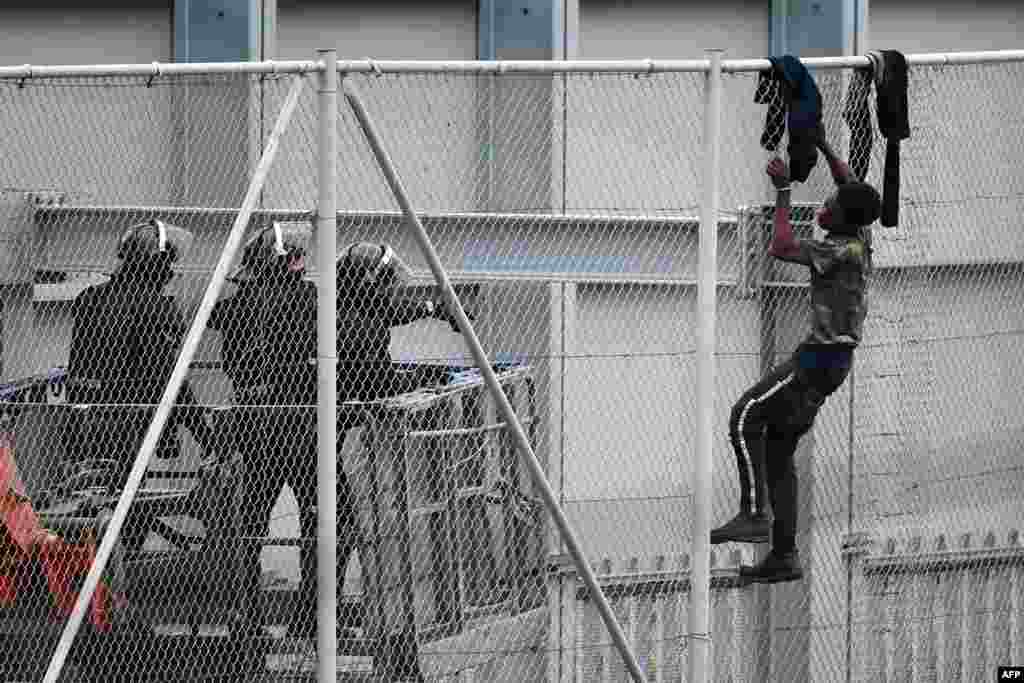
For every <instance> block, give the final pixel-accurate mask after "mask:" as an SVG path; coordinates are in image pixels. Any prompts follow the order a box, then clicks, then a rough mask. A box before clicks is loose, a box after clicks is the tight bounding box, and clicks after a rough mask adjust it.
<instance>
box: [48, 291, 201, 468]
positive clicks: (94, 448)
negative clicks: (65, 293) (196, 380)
mask: <svg viewBox="0 0 1024 683" xmlns="http://www.w3.org/2000/svg"><path fill="white" fill-rule="evenodd" d="M161 288H162V283H159V282H151V281H148V280H146V279H136V278H133V277H131V276H129V275H125V274H117V275H114V276H113V277H112V278H111V279H110V281H108V282H105V283H103V284H100V285H95V286H93V287H89V288H88V289H86V290H85V291H84V292H82V293H81V294H79V295H78V297H77V298H76V299H75V303H74V326H73V329H72V333H71V348H70V359H69V363H68V389H67V396H68V402H69V403H76V404H117V405H118V406H122V405H123V406H125V407H123V408H122V407H101V408H98V409H97V410H96V411H92V412H91V413H90V415H89V416H86V417H85V419H84V420H83V421H82V424H80V425H78V428H77V431H78V435H77V437H78V438H77V439H76V441H77V443H75V444H74V446H73V450H74V451H76V452H75V453H74V456H77V457H78V458H85V457H104V458H111V459H114V460H117V461H118V462H119V463H120V465H121V467H120V471H119V472H118V478H117V480H116V484H118V485H120V484H123V482H124V480H125V479H126V478H127V476H128V473H129V472H130V470H131V466H132V464H133V462H134V460H135V456H136V455H137V453H138V449H139V447H140V445H141V443H142V439H143V438H144V437H145V433H146V430H147V428H148V427H149V423H150V421H151V419H152V416H153V411H154V408H155V406H156V404H157V403H159V401H160V398H161V396H162V395H163V392H164V389H165V388H166V385H167V381H168V379H169V378H170V375H171V372H172V370H173V369H174V364H175V362H176V360H177V356H178V352H179V346H180V344H181V342H182V339H183V337H184V334H185V331H186V327H185V322H184V319H183V317H182V314H181V311H180V310H179V309H178V306H177V305H176V304H175V302H174V300H173V298H171V297H170V296H167V295H164V294H162V293H161ZM179 424H184V425H185V426H186V427H188V428H189V430H190V431H191V432H192V433H193V435H195V436H196V437H197V439H199V440H200V442H202V443H205V442H206V434H207V426H206V423H205V422H204V420H203V413H202V411H201V410H200V409H199V408H198V407H197V405H196V399H195V396H194V395H193V393H192V389H191V387H190V386H189V384H188V382H187V381H186V382H185V383H184V384H183V385H182V387H181V391H180V392H179V394H178V401H177V408H176V409H175V411H174V412H173V413H172V415H171V419H170V421H169V422H168V424H167V426H166V428H165V430H164V434H163V437H162V440H161V442H160V444H159V446H158V451H157V455H158V456H159V457H176V456H177V455H179V454H180V444H179V441H178V434H177V426H178V425H179Z"/></svg>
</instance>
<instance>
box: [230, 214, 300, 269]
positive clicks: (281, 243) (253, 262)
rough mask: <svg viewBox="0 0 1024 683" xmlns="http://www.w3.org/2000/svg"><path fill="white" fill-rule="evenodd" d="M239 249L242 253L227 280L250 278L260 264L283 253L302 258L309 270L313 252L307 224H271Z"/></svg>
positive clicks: (265, 264) (277, 257) (283, 254)
mask: <svg viewBox="0 0 1024 683" xmlns="http://www.w3.org/2000/svg"><path fill="white" fill-rule="evenodd" d="M241 251H242V256H241V258H240V259H239V263H238V265H237V266H236V267H235V268H234V270H233V271H232V272H231V274H230V275H229V276H228V277H229V279H232V280H247V279H251V278H252V277H253V276H254V275H255V273H256V272H257V271H258V270H259V269H260V268H261V267H265V266H267V265H269V264H272V263H274V262H275V261H277V259H279V258H282V257H286V256H293V257H294V256H298V257H300V258H302V264H303V268H304V269H309V268H310V266H311V263H310V258H311V256H312V254H313V229H312V228H311V227H310V225H309V224H308V223H299V222H289V223H280V222H278V223H274V224H273V225H272V226H270V227H268V228H264V229H262V230H260V231H259V232H257V233H256V234H255V235H253V236H252V237H250V238H249V240H248V241H247V242H246V243H245V245H244V246H243V247H242V250H241Z"/></svg>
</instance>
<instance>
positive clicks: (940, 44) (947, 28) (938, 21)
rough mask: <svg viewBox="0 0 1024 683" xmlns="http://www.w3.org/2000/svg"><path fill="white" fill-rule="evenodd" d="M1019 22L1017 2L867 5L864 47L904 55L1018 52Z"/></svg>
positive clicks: (931, 0) (885, 1)
mask: <svg viewBox="0 0 1024 683" xmlns="http://www.w3.org/2000/svg"><path fill="white" fill-rule="evenodd" d="M1022 17H1024V12H1022V11H1021V4H1020V2H1017V1H1016V0H982V1H981V2H961V1H960V0H871V2H870V5H869V17H868V22H869V23H868V31H869V33H868V47H869V48H870V49H872V50H899V51H900V52H903V53H905V54H910V53H915V52H953V51H962V50H968V51H970V50H1007V49H1020V48H1022V47H1024V18H1022Z"/></svg>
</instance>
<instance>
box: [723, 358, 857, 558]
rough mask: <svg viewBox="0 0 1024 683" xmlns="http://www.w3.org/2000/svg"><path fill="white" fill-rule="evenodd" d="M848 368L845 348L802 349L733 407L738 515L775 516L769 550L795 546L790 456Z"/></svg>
mask: <svg viewBox="0 0 1024 683" xmlns="http://www.w3.org/2000/svg"><path fill="white" fill-rule="evenodd" d="M852 363H853V350H852V348H850V347H847V346H835V345H832V346H826V345H812V344H803V345H801V346H800V347H799V348H798V349H797V350H796V352H795V353H794V354H793V355H792V356H791V357H790V358H789V359H788V360H787V361H786V362H785V363H782V364H781V365H779V366H778V367H776V368H774V369H772V370H771V371H770V372H768V373H767V374H766V375H765V376H764V377H763V378H762V379H761V380H760V381H759V382H758V383H757V384H755V385H754V386H753V387H751V388H750V389H749V390H748V391H747V392H746V393H744V394H743V396H741V397H740V399H739V400H738V401H737V402H736V404H735V405H734V406H733V409H732V414H731V415H730V417H729V438H730V441H731V442H732V447H733V451H734V452H735V455H736V465H737V468H738V470H739V479H740V510H741V512H747V513H750V514H767V510H768V505H769V504H770V505H771V510H772V512H773V513H774V522H773V524H772V547H773V549H774V550H776V551H777V552H780V553H785V552H789V551H791V550H794V549H795V546H796V520H797V485H796V468H795V465H794V462H793V456H794V454H795V452H796V447H797V444H798V443H799V442H800V437H802V436H803V435H804V434H806V433H807V431H808V430H810V428H811V426H812V425H813V424H814V419H815V417H817V414H818V410H819V409H820V408H821V406H822V405H823V404H824V402H825V399H826V398H828V397H829V396H830V395H831V394H832V393H833V392H835V391H836V389H838V388H839V387H840V386H841V385H842V383H843V382H844V381H845V380H846V376H847V375H848V374H849V372H850V367H851V366H852Z"/></svg>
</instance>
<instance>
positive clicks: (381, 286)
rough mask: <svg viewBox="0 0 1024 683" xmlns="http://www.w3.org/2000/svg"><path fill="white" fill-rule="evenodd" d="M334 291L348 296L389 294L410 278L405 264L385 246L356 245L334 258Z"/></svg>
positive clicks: (350, 246)
mask: <svg viewBox="0 0 1024 683" xmlns="http://www.w3.org/2000/svg"><path fill="white" fill-rule="evenodd" d="M336 263H337V277H338V290H339V292H340V293H343V294H346V295H348V296H376V295H385V294H387V295H390V294H391V293H393V291H394V290H395V289H397V288H400V287H403V286H404V285H405V284H406V283H407V282H408V281H409V278H410V275H411V274H410V271H409V268H408V266H406V265H405V262H404V261H402V259H401V258H399V257H398V255H397V254H396V253H395V252H394V250H393V249H392V248H391V247H390V246H388V245H387V244H374V243H372V242H356V243H354V244H350V245H348V246H346V247H344V248H343V249H342V250H341V251H340V252H339V253H338V258H337V261H336Z"/></svg>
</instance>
